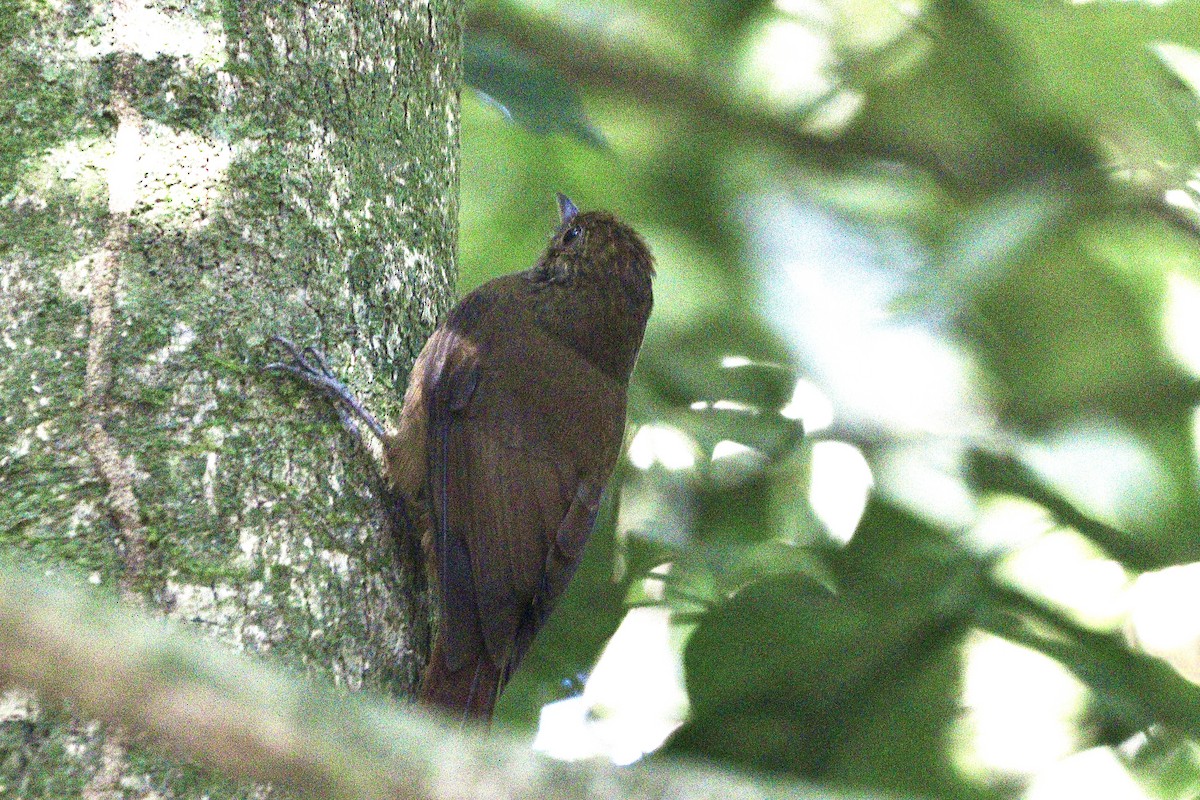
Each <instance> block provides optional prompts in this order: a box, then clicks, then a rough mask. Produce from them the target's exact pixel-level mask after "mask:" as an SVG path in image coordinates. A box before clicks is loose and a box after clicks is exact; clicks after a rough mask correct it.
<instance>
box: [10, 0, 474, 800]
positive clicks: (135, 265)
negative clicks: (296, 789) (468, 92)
mask: <svg viewBox="0 0 1200 800" xmlns="http://www.w3.org/2000/svg"><path fill="white" fill-rule="evenodd" d="M459 15H460V10H459V8H458V4H457V3H454V2H450V0H432V2H404V3H400V4H376V3H362V2H324V3H311V2H309V3H278V2H242V3H234V2H232V0H229V2H225V3H217V2H215V0H194V1H193V2H182V3H180V2H169V3H168V2H161V3H160V2H151V3H147V4H141V3H139V4H129V5H125V4H121V3H117V4H107V3H101V4H94V5H89V4H86V3H84V4H79V3H75V4H70V3H68V4H56V5H53V6H51V5H49V4H42V3H37V2H28V3H25V2H12V0H0V30H3V31H6V32H11V33H15V35H14V36H13V38H12V42H13V44H12V46H10V47H7V48H6V49H5V50H4V53H3V55H2V56H0V77H2V78H4V80H5V82H6V83H8V84H9V85H14V86H19V87H20V93H19V95H18V96H16V97H13V96H11V95H10V96H7V97H3V98H0V117H3V118H4V119H5V120H9V121H11V122H12V124H11V125H8V126H7V132H6V133H3V134H0V180H3V181H4V183H0V350H2V351H3V352H4V353H5V358H4V359H2V360H0V397H3V399H4V403H3V409H4V410H3V412H0V414H2V417H0V419H2V421H3V424H2V425H0V484H3V485H4V487H5V489H4V496H3V497H2V498H0V544H3V545H4V549H5V550H6V551H18V552H20V553H21V554H22V557H23V558H25V559H33V560H36V561H37V562H38V563H40V564H42V565H44V566H45V568H46V569H49V570H55V571H57V570H65V571H68V572H73V573H76V574H78V575H80V576H81V578H83V579H89V580H91V581H92V582H94V583H100V584H107V585H116V584H117V583H118V582H120V581H121V580H122V578H123V577H124V578H126V579H130V578H131V579H132V580H130V586H131V587H132V588H133V590H134V592H135V593H136V594H137V595H138V596H139V597H141V598H143V599H144V601H145V602H147V603H148V604H149V605H150V606H151V607H154V608H158V609H160V610H161V611H162V612H163V613H164V614H165V615H167V616H169V617H172V618H174V619H177V620H181V621H184V622H186V623H188V624H192V625H195V626H197V627H199V628H202V629H203V630H206V631H209V632H211V633H212V634H213V637H214V639H215V640H218V641H220V642H222V643H223V644H224V645H228V646H233V647H236V648H241V649H247V650H252V651H256V652H261V653H264V654H267V655H268V657H270V658H272V659H277V660H279V661H282V662H284V663H287V664H291V665H294V666H295V667H296V668H299V669H303V670H307V671H310V672H314V673H317V674H322V675H326V676H328V677H331V678H332V679H334V680H335V681H337V682H339V683H342V684H344V685H346V686H349V687H351V688H358V687H364V686H367V687H372V688H376V689H381V690H384V691H388V692H391V693H393V694H395V695H398V696H407V695H408V694H409V693H410V692H411V690H412V688H413V686H414V685H415V682H416V680H417V676H418V674H419V669H420V666H421V662H422V659H423V658H424V653H423V652H421V651H422V648H423V646H424V645H423V641H424V637H426V636H427V635H428V630H427V626H428V619H427V613H428V608H427V598H425V597H424V596H422V595H421V594H420V592H419V586H420V580H419V576H415V575H414V574H413V572H414V570H413V565H412V564H410V563H408V562H407V561H406V559H405V558H403V557H401V553H403V552H404V550H403V548H397V547H396V546H395V545H394V542H393V541H391V538H390V537H391V533H390V531H389V528H388V524H387V521H386V513H385V509H384V508H383V507H382V504H381V502H380V498H379V497H378V487H377V486H376V483H375V476H374V472H373V465H372V463H371V461H370V459H369V458H368V457H366V455H365V454H363V453H362V452H360V451H359V450H358V449H356V447H355V443H354V442H353V440H352V439H351V438H350V437H349V436H347V435H345V434H344V432H343V431H342V430H341V428H340V427H339V426H338V425H337V421H336V417H335V416H334V415H333V414H332V413H331V412H330V409H329V408H328V406H327V405H326V404H324V403H323V402H321V401H319V400H315V399H313V398H310V397H308V396H307V395H306V394H305V393H304V392H303V391H302V390H300V389H299V388H297V387H295V386H292V385H289V384H287V383H286V382H285V381H282V380H280V379H278V378H277V377H276V376H272V375H267V374H264V373H263V372H261V367H262V365H264V364H265V363H266V362H267V361H269V360H271V359H272V357H273V354H272V353H271V352H270V351H269V348H268V346H267V339H268V337H269V336H270V335H271V334H273V333H281V334H285V335H288V336H289V337H290V338H293V339H295V340H297V341H301V342H306V343H312V344H314V345H317V346H319V347H321V348H323V349H324V351H325V352H326V353H327V355H328V356H329V358H330V360H331V362H332V363H333V365H334V366H335V368H336V369H337V370H338V371H339V373H340V374H341V375H342V376H343V377H344V378H345V379H346V380H347V382H348V383H349V384H350V385H351V386H352V387H353V388H354V389H355V390H356V391H358V392H359V393H360V395H361V396H362V398H363V399H364V401H366V402H367V404H368V405H369V406H371V407H372V408H373V409H374V410H375V411H376V412H377V413H378V414H379V415H380V417H381V418H384V419H388V418H391V417H392V416H394V414H395V412H396V410H397V409H398V407H399V401H400V396H401V392H402V390H403V386H404V382H405V380H406V377H407V370H408V368H409V365H410V364H411V361H412V359H413V357H415V355H416V353H417V352H418V350H419V348H420V346H421V344H422V343H423V341H424V339H425V338H426V337H427V335H428V333H429V332H430V330H432V327H433V324H434V323H435V322H436V320H437V319H438V318H439V316H440V315H441V314H442V313H443V312H444V311H445V309H446V308H447V307H448V306H449V303H450V301H451V299H452V295H453V284H454V278H455V275H456V267H455V261H454V258H455V253H454V247H455V237H456V218H457V200H456V194H457V179H456V170H457V147H458V143H457V135H458V105H457V103H458V100H457V92H458V71H459V48H460V33H459V30H460V19H459ZM122 59H125V61H124V62H123V61H122ZM122 63H126V64H127V65H128V70H129V71H128V74H127V80H125V81H124V82H122V81H121V80H119V76H120V75H121V65H122ZM114 92H120V93H121V95H122V97H123V99H124V101H125V102H127V103H128V104H129V107H130V108H131V109H132V111H133V114H134V116H135V117H136V119H137V126H136V127H137V130H136V133H137V137H138V143H137V157H136V159H135V160H134V162H133V166H132V167H130V169H132V170H134V172H135V174H134V175H133V176H132V178H133V180H132V185H133V194H134V201H133V203H132V206H131V209H130V211H129V218H128V226H129V227H128V237H127V239H126V240H125V241H124V242H122V243H121V244H120V245H119V249H120V252H118V253H117V254H116V257H117V261H116V276H115V278H116V285H115V292H114V294H113V308H112V318H111V321H112V328H111V333H110V341H109V344H108V347H107V353H106V358H108V359H109V363H108V365H107V367H108V369H110V371H111V381H110V382H109V383H108V385H107V387H106V388H105V390H104V396H103V398H102V400H103V402H101V403H99V404H96V403H94V402H92V401H91V400H89V399H88V396H87V394H86V391H87V385H86V381H85V377H86V373H87V370H86V364H87V353H88V346H89V342H90V341H92V337H93V334H94V332H95V331H94V330H93V327H94V322H93V321H91V320H90V318H89V314H90V313H91V312H92V311H93V310H94V304H93V301H94V299H95V298H94V296H93V289H94V285H93V281H94V278H95V276H96V275H97V274H98V269H97V263H98V262H97V259H100V258H102V257H103V255H104V252H105V242H106V241H107V238H106V237H108V234H109V233H110V231H111V229H112V227H111V226H112V223H113V214H112V213H111V209H110V208H109V190H110V186H111V182H112V181H113V180H121V179H129V178H130V176H129V175H127V174H123V175H122V176H119V177H118V178H114V177H113V176H112V175H111V174H109V173H108V172H107V171H106V170H107V169H108V167H109V166H110V163H111V159H112V158H113V154H114V152H116V151H117V149H118V143H117V142H116V133H117V127H118V126H117V124H116V122H117V120H116V118H115V117H114V115H113V113H112V109H113V108H114V107H115V106H114V98H113V93H114ZM5 94H7V93H5ZM115 102H116V104H119V102H121V99H120V98H118V100H117V101H115ZM97 417H98V419H96V418H97ZM89 422H97V423H98V424H100V425H102V426H103V429H104V431H105V432H106V434H107V435H108V436H110V437H111V438H112V441H113V442H114V443H115V446H116V448H117V451H118V452H119V453H120V456H121V458H122V459H124V462H123V463H125V464H127V465H128V468H129V474H130V475H131V476H132V481H133V484H132V485H133V498H134V500H135V502H136V513H137V520H138V521H139V522H140V524H141V526H142V530H143V535H144V541H145V548H146V558H145V561H144V563H143V564H142V565H141V566H139V567H136V569H135V571H136V574H132V575H131V574H130V572H129V571H130V565H129V563H128V562H127V560H126V559H125V558H124V554H125V552H126V550H125V549H124V548H123V547H122V546H121V545H122V538H121V536H122V527H121V524H120V522H119V520H118V519H117V518H115V517H114V515H113V508H112V503H111V498H110V496H109V492H110V489H111V486H110V485H108V480H109V478H108V477H106V475H105V473H104V472H103V471H102V470H98V469H97V464H96V460H95V459H94V458H93V457H91V456H90V455H89V452H88V449H87V448H86V447H84V441H85V440H84V431H85V429H86V426H87V424H89ZM14 702H16V701H14ZM13 707H14V708H15V709H16V711H14V712H13V713H12V714H9V715H8V716H7V717H4V718H3V719H0V785H5V786H8V787H12V786H14V785H18V784H20V785H23V786H25V791H26V792H28V793H27V794H25V795H24V796H34V797H36V796H49V795H50V794H53V793H55V792H60V791H62V790H63V789H64V785H63V784H62V783H61V782H57V783H55V782H53V781H49V779H48V778H46V777H45V776H46V775H48V774H49V772H50V771H53V770H56V769H59V770H64V771H63V772H62V774H63V775H75V776H76V777H77V778H78V782H80V787H81V788H80V790H81V791H82V786H83V785H85V784H86V782H87V781H88V780H89V779H90V777H92V776H94V775H95V774H97V773H98V771H100V770H101V769H102V768H104V766H105V765H104V763H103V755H104V754H103V753H102V752H101V751H100V749H99V745H98V738H97V734H96V732H95V731H94V730H93V729H92V728H91V727H89V726H88V725H87V724H86V723H85V722H81V721H72V720H71V719H70V717H69V715H68V716H65V717H61V718H60V717H59V716H55V715H54V714H49V715H48V714H47V713H46V712H43V711H40V710H37V705H36V703H34V704H32V705H28V706H22V705H21V704H20V703H19V702H16V705H14V706H13ZM22 709H25V711H22ZM28 709H34V711H28ZM51 717H53V720H52V721H51V722H47V721H46V720H49V719H51ZM35 723H36V724H35ZM31 726H32V727H31ZM35 729H36V730H35ZM23 731H24V733H23ZM29 731H35V733H36V735H34V733H29ZM27 733H28V735H26V734H27ZM30 737H32V738H30ZM14 754H16V755H14ZM129 762H130V764H132V765H133V766H132V767H130V766H129V765H128V764H127V765H126V766H127V767H128V768H129V769H131V770H132V772H131V773H130V774H131V775H133V774H134V773H136V774H137V775H134V777H130V778H129V780H126V781H125V783H126V784H128V785H129V786H135V785H136V786H140V785H143V784H146V781H149V782H150V783H154V784H155V785H156V786H158V784H157V783H155V781H159V779H160V778H161V779H162V780H167V781H168V784H169V786H168V785H167V784H164V785H163V786H165V787H166V788H158V789H156V791H165V792H167V794H168V796H171V794H172V793H174V795H175V796H187V795H188V793H189V791H191V790H189V789H188V788H187V786H190V785H192V784H191V783H189V781H188V780H186V779H185V776H186V775H187V774H190V773H188V772H187V770H186V769H182V768H178V767H171V768H168V767H165V766H161V765H160V766H152V764H157V763H158V762H155V761H153V759H151V760H149V761H148V760H146V759H145V758H143V756H142V755H141V754H140V753H138V752H136V751H135V752H133V753H132V754H131V755H130V756H129ZM155 770H157V772H156V771H155ZM39 771H40V772H39ZM38 775H41V777H38ZM138 775H140V776H141V777H137V776H138ZM148 775H155V776H158V777H154V778H153V779H152V778H148V777H146V776H148ZM163 776H165V777H163ZM127 777H128V776H127ZM172 781H174V782H173V783H172ZM52 785H53V787H54V788H53V789H51V786H52ZM146 785H149V784H146ZM39 786H40V787H41V788H40V789H39V788H38V787H39ZM172 787H173V788H172ZM129 791H134V790H129ZM243 791H249V790H243ZM235 793H236V792H235ZM0 796H2V794H0Z"/></svg>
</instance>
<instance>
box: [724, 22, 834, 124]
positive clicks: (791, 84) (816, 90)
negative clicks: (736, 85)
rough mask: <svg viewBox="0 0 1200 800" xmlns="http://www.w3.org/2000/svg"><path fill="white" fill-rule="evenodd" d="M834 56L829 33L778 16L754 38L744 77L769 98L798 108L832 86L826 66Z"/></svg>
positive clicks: (743, 72) (752, 88)
mask: <svg viewBox="0 0 1200 800" xmlns="http://www.w3.org/2000/svg"><path fill="white" fill-rule="evenodd" d="M830 60H831V55H830V42H829V39H828V38H827V37H826V36H823V35H822V34H820V33H819V32H817V31H815V30H814V29H813V28H811V27H809V26H808V25H804V24H802V23H800V22H796V21H792V20H788V19H779V18H776V19H773V20H771V21H770V22H768V23H767V24H765V25H764V26H763V27H762V28H761V29H760V30H759V31H758V32H757V33H756V34H755V35H754V37H753V39H752V40H751V42H750V44H749V47H748V48H747V53H746V59H745V62H744V63H743V68H742V80H743V82H744V84H745V85H746V86H747V88H749V89H750V90H751V91H752V92H755V93H756V94H759V95H761V96H763V97H765V98H766V99H767V100H768V101H770V102H772V103H775V104H778V105H780V106H783V107H785V108H794V107H797V106H800V105H802V104H804V103H806V102H809V101H811V100H812V99H813V98H815V97H817V96H819V95H821V94H824V93H825V92H827V91H828V90H829V80H828V78H827V77H826V76H825V75H824V70H825V67H826V65H827V64H828V63H829V62H830Z"/></svg>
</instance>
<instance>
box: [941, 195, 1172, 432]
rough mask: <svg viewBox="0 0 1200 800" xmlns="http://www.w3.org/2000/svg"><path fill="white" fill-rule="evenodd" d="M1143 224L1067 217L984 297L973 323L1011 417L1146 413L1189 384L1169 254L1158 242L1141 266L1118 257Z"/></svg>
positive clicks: (1111, 216) (1029, 421) (1036, 422)
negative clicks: (1175, 356)
mask: <svg viewBox="0 0 1200 800" xmlns="http://www.w3.org/2000/svg"><path fill="white" fill-rule="evenodd" d="M1064 222H1065V221H1064ZM1140 229H1141V221H1140V220H1139V219H1138V216H1137V214H1136V213H1135V214H1130V213H1125V212H1121V213H1101V214H1097V215H1095V216H1090V217H1084V218H1080V219H1076V220H1074V221H1073V222H1072V224H1069V225H1068V224H1063V225H1061V226H1060V227H1059V228H1058V230H1056V231H1054V232H1053V233H1052V234H1051V235H1047V236H1046V237H1044V239H1043V241H1042V243H1041V246H1039V247H1038V248H1036V249H1034V250H1030V251H1028V252H1026V253H1025V254H1023V255H1022V257H1019V258H1018V259H1016V260H1015V261H1014V262H1012V263H1010V264H1009V265H1008V268H1007V272H1006V273H1005V274H1003V275H1000V276H997V278H996V282H995V283H994V284H993V285H992V286H991V287H990V288H989V289H987V290H985V291H984V292H983V293H982V294H981V295H980V296H979V297H977V298H976V299H975V303H974V308H973V309H972V312H971V314H970V316H968V318H967V319H966V320H965V321H964V325H965V327H966V328H967V329H968V331H969V333H970V335H971V336H972V338H974V339H975V341H976V343H977V345H978V349H979V353H980V355H981V357H982V359H983V361H984V363H985V365H986V366H987V367H988V368H990V370H991V371H992V374H993V375H994V376H995V377H996V378H998V379H999V383H998V386H997V389H998V390H999V394H1000V396H1001V398H1002V399H1003V404H1004V412H1005V416H1006V417H1008V418H1009V419H1010V420H1012V421H1013V422H1016V423H1018V424H1020V425H1023V426H1025V427H1041V426H1045V425H1046V424H1047V423H1049V422H1050V421H1052V420H1054V419H1055V418H1057V417H1060V416H1066V415H1069V416H1074V415H1077V414H1079V413H1081V412H1090V413H1110V414H1114V415H1116V416H1128V415H1137V414H1140V413H1142V411H1143V410H1144V409H1146V408H1147V407H1148V406H1150V405H1153V404H1156V403H1158V399H1159V398H1161V397H1162V396H1163V395H1164V394H1170V393H1172V392H1177V391H1178V389H1179V388H1180V387H1181V386H1182V384H1183V376H1181V374H1180V373H1179V370H1178V368H1177V367H1176V366H1175V365H1174V364H1173V363H1172V359H1171V357H1170V355H1169V354H1168V353H1167V351H1166V348H1165V347H1164V344H1163V337H1162V334H1161V313H1162V306H1161V304H1162V290H1163V286H1164V282H1165V276H1164V275H1163V274H1162V272H1161V271H1160V269H1158V268H1157V267H1158V265H1159V264H1161V263H1162V259H1160V258H1159V257H1158V256H1157V255H1155V253H1154V251H1153V249H1152V248H1148V249H1147V250H1146V252H1145V253H1144V254H1143V256H1142V263H1141V268H1140V269H1131V268H1130V263H1129V260H1128V258H1126V259H1125V261H1124V263H1122V264H1120V265H1117V264H1115V263H1114V262H1113V259H1112V253H1113V248H1114V242H1115V241H1116V240H1118V239H1119V238H1120V237H1121V236H1122V235H1123V234H1124V233H1126V232H1127V233H1128V234H1129V235H1131V236H1140V233H1139V231H1140ZM1130 254H1131V251H1129V250H1126V251H1125V255H1126V256H1128V255H1130Z"/></svg>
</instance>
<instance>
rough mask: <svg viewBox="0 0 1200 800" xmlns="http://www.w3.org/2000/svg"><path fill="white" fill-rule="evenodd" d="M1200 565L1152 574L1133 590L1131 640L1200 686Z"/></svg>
mask: <svg viewBox="0 0 1200 800" xmlns="http://www.w3.org/2000/svg"><path fill="white" fill-rule="evenodd" d="M1198 608H1200V564H1182V565H1179V566H1174V567H1168V568H1166V569H1161V570H1157V571H1155V572H1148V573H1146V574H1145V575H1142V576H1141V577H1139V578H1138V579H1137V580H1136V581H1135V582H1134V584H1133V586H1132V588H1131V589H1130V590H1129V621H1128V623H1127V626H1126V633H1127V635H1128V638H1129V640H1130V641H1131V642H1132V643H1133V644H1134V645H1135V646H1136V647H1137V648H1138V649H1140V650H1142V651H1143V652H1146V653H1149V654H1150V655H1153V656H1158V657H1159V658H1161V659H1163V660H1164V661H1166V662H1167V663H1168V664H1170V665H1171V666H1172V667H1174V668H1175V669H1176V671H1177V672H1179V674H1180V675H1182V676H1183V677H1185V678H1187V679H1188V680H1190V681H1191V682H1193V683H1200V615H1197V614H1196V609H1198Z"/></svg>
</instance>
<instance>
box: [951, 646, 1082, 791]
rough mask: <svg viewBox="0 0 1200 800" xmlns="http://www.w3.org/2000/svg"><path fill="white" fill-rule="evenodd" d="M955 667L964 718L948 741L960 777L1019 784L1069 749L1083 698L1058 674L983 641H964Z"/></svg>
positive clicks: (1021, 650) (1015, 649)
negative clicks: (960, 675)
mask: <svg viewBox="0 0 1200 800" xmlns="http://www.w3.org/2000/svg"><path fill="white" fill-rule="evenodd" d="M963 659H964V665H963V695H962V702H963V706H964V708H965V710H966V713H965V714H964V716H963V717H962V718H961V719H960V720H959V722H958V723H957V725H956V727H955V730H954V734H953V737H954V742H955V745H956V746H955V748H954V760H955V762H956V763H957V764H958V765H959V767H960V768H961V769H963V770H964V771H965V772H967V773H968V774H971V775H975V776H978V777H980V778H984V779H994V778H1004V777H1018V778H1019V777H1023V776H1028V775H1032V774H1033V773H1036V772H1038V771H1040V770H1043V769H1045V768H1047V767H1049V766H1051V765H1052V764H1054V763H1055V762H1057V761H1058V760H1059V759H1062V758H1064V757H1065V756H1067V755H1069V754H1070V753H1071V752H1072V751H1073V750H1074V749H1075V747H1076V745H1077V739H1078V733H1077V726H1078V722H1079V719H1080V716H1081V715H1082V714H1083V712H1084V710H1085V708H1086V699H1087V690H1086V689H1085V687H1084V686H1083V684H1082V683H1080V681H1079V680H1078V679H1077V678H1076V677H1075V676H1074V675H1072V674H1071V673H1070V672H1069V671H1067V669H1066V668H1065V667H1063V666H1062V665H1061V664H1059V663H1058V662H1056V661H1054V660H1053V659H1051V658H1049V657H1047V656H1044V655H1042V654H1041V653H1038V652H1036V651H1033V650H1030V649H1028V648H1025V647H1021V646H1020V645H1016V644H1013V643H1011V642H1009V641H1007V640H1005V639H1000V638H998V637H995V636H992V635H990V634H985V633H975V634H972V635H971V637H970V638H969V639H968V640H967V642H966V644H965V646H964V650H963ZM1070 796H1085V795H1070Z"/></svg>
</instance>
